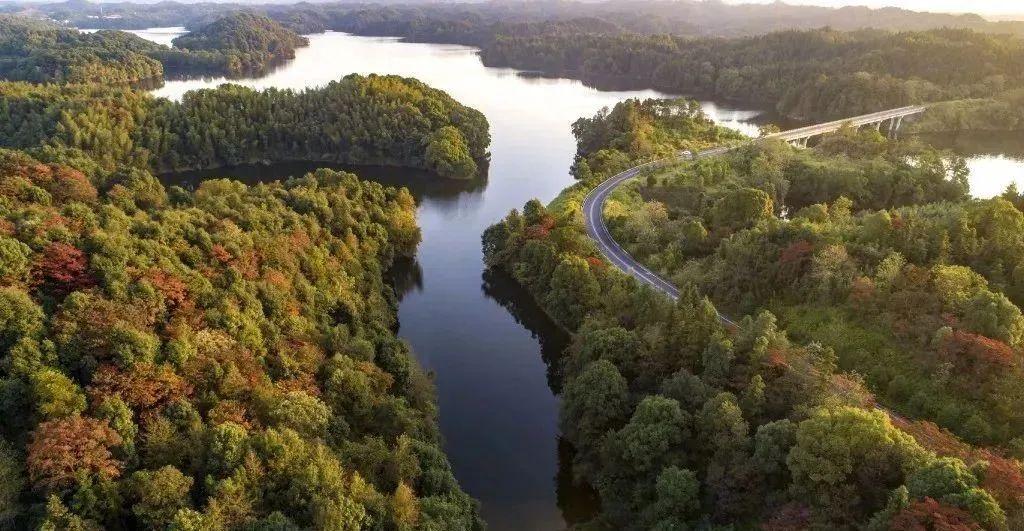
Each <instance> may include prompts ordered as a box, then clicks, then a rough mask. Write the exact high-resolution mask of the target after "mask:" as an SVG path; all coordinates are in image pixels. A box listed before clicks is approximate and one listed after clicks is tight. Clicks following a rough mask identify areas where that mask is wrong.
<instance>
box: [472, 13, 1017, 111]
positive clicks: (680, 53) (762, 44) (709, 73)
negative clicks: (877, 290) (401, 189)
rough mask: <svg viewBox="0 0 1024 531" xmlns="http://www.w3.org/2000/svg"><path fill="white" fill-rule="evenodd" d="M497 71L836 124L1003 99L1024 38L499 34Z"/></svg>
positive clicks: (489, 60)
mask: <svg viewBox="0 0 1024 531" xmlns="http://www.w3.org/2000/svg"><path fill="white" fill-rule="evenodd" d="M481 58H482V60H483V61H484V64H487V65H491V66H511V67H515V68H522V69H527V70H539V71H543V72H546V73H550V74H555V75H568V76H573V77H580V78H582V79H585V80H588V81H593V82H596V83H609V82H623V81H625V82H628V83H631V84H635V85H636V86H644V87H653V88H657V89H659V90H664V91H669V92H675V93H681V94H698V95H706V96H711V97H716V98H723V99H728V100H736V101H744V102H750V103H755V104H759V105H765V106H770V107H773V108H774V109H775V110H777V111H778V112H780V113H781V114H783V115H785V116H789V117H792V118H796V119H800V120H826V119H839V118H843V117H846V116H855V115H859V114H865V113H868V112H874V111H877V110H878V109H886V108H893V107H899V106H903V105H908V104H915V103H926V102H937V101H943V100H963V99H988V98H997V97H1000V96H1002V95H1004V94H1005V93H1007V92H1008V91H1009V90H1011V89H1013V88H1014V87H1016V86H1017V85H1018V84H1019V83H1020V82H1021V80H1020V72H1021V71H1022V65H1024V40H1022V39H1020V38H1018V37H1011V36H1005V35H1002V36H996V35H986V34H982V33H977V32H972V31H969V30H952V29H942V30H930V31H927V32H903V33H887V32H879V31H858V32H849V33H844V32H838V31H835V30H830V29H819V30H808V31H785V32H779V33H772V34H768V35H764V36H758V37H749V38H742V39H730V40H723V39H713V38H706V39H694V38H685V37H678V36H670V35H635V34H615V35H606V34H564V33H556V34H552V35H533V36H500V35H499V36H497V37H496V38H495V39H494V40H493V41H491V42H490V43H488V44H487V45H485V46H484V47H483V51H482V52H481Z"/></svg>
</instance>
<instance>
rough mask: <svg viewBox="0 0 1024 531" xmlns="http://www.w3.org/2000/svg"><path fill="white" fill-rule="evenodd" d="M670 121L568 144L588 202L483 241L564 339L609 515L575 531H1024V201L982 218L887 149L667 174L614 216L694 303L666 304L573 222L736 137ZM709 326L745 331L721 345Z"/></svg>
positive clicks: (927, 155)
mask: <svg viewBox="0 0 1024 531" xmlns="http://www.w3.org/2000/svg"><path fill="white" fill-rule="evenodd" d="M664 108H666V104H665V103H664V102H643V103H642V102H637V101H630V102H624V103H621V104H619V105H618V106H616V108H614V109H612V110H611V111H607V112H603V113H600V114H599V115H598V116H596V117H594V118H592V119H585V120H580V121H579V122H577V124H576V126H575V127H574V132H575V133H576V136H577V138H578V140H579V146H578V147H579V150H578V153H577V162H576V164H575V165H574V173H575V174H576V175H577V177H580V178H581V181H580V182H579V183H578V184H576V185H575V186H573V187H571V188H569V189H567V190H565V191H564V192H563V193H562V194H561V195H560V196H559V197H558V198H557V199H556V200H555V201H553V202H552V203H551V204H549V205H547V206H544V205H542V204H541V203H540V202H538V201H536V200H534V201H531V202H529V203H527V204H526V205H525V206H524V208H523V210H522V211H521V212H519V211H513V212H512V213H510V214H509V216H508V217H506V218H505V219H504V220H502V221H501V222H499V223H498V224H496V225H494V226H492V227H491V228H489V229H488V230H487V231H486V232H485V234H484V236H483V246H484V253H485V257H486V261H487V264H488V265H489V266H490V267H495V268H501V269H504V270H506V271H508V272H509V273H510V274H512V275H513V276H514V277H515V278H516V279H517V280H518V281H519V282H520V283H522V284H523V285H524V286H525V287H526V288H527V289H528V290H530V292H531V293H533V294H534V296H535V297H536V298H537V300H538V301H539V302H540V303H541V305H542V306H543V307H544V308H545V310H546V311H547V312H548V313H549V314H550V315H551V316H552V317H553V318H554V319H555V320H556V321H558V322H559V323H561V324H562V325H563V326H565V327H566V328H567V329H569V330H570V331H572V332H573V340H572V345H571V346H570V347H569V349H568V350H567V351H566V353H565V354H564V360H563V374H564V377H565V381H564V382H563V385H564V387H563V399H562V414H561V426H562V429H563V433H564V435H565V437H566V438H567V439H568V440H569V441H570V442H571V443H572V444H573V445H574V446H575V447H576V449H577V453H576V461H577V462H576V464H575V467H574V469H575V470H576V471H577V474H578V476H579V479H580V480H583V481H587V482H589V483H590V484H592V485H593V486H594V487H595V488H596V489H597V491H598V492H599V494H600V497H601V508H602V511H601V514H600V515H599V516H598V517H597V518H596V519H595V520H593V521H592V522H590V523H589V524H585V525H584V526H583V527H584V528H588V529H589V528H593V529H652V528H658V529H679V528H687V527H700V526H709V525H715V524H723V525H724V524H734V525H735V524H741V525H750V526H757V525H760V526H763V527H765V528H768V529H803V528H808V527H817V528H830V529H832V528H839V529H852V528H867V529H890V528H892V529H910V528H918V527H920V528H930V526H934V525H936V522H938V521H941V522H943V523H944V525H953V526H954V527H955V528H963V529H982V528H983V529H1008V528H1016V527H1019V526H1020V525H1021V522H1022V509H1024V499H1022V498H1021V492H1022V488H1024V476H1022V471H1021V465H1020V462H1019V461H1017V460H1016V457H1020V455H1021V454H1020V449H1019V442H1018V441H1019V439H1017V437H1019V436H1020V432H1019V431H1018V430H1019V427H1020V426H1019V424H1017V422H1018V421H1017V418H1016V410H1017V409H1019V408H1018V404H1019V402H1018V400H1019V398H1018V397H1019V392H1018V391H1017V389H1016V387H1018V386H1016V385H1015V383H1014V382H1016V381H1019V375H1018V371H1019V370H1020V361H1021V358H1020V350H1019V345H1020V343H1019V342H1020V337H1019V336H1020V334H1021V330H1024V328H1022V326H1021V325H1022V324H1024V319H1022V318H1021V314H1020V311H1019V310H1018V309H1017V307H1016V306H1015V305H1014V303H1013V302H1012V301H1011V299H1010V298H1008V296H1007V295H1006V294H1005V293H1004V289H1005V290H1009V284H1008V282H1009V281H1010V278H1012V270H1013V269H1014V268H1015V267H1016V265H1015V264H1016V263H1017V261H1014V260H1013V256H1011V255H1012V254H1013V253H1014V252H1015V251H1013V249H1019V248H1020V246H1019V244H1017V243H1015V240H1014V238H1017V236H1014V234H1018V232H1015V231H1016V229H1014V225H1013V223H1014V222H1013V220H1015V219H1017V218H1024V215H1022V214H1021V213H1020V212H1019V211H1018V210H1017V208H1016V207H1015V206H1014V203H1013V201H1012V200H1009V199H998V200H993V201H989V202H976V201H972V200H969V199H968V198H967V188H966V185H965V183H964V181H963V175H962V168H961V165H960V164H959V163H958V162H957V161H955V160H953V162H952V163H950V162H948V161H946V159H945V158H944V157H942V156H940V154H938V153H935V152H934V151H932V150H930V149H929V148H926V147H922V146H913V145H904V144H898V143H889V142H886V141H885V140H884V139H883V138H881V137H880V136H877V135H876V134H875V133H873V132H872V133H870V134H867V135H859V134H856V133H854V132H852V131H846V132H843V133H842V134H841V135H839V136H837V137H835V138H830V139H828V140H826V141H825V142H823V144H822V145H821V146H819V147H817V148H815V149H814V150H813V151H810V152H807V151H797V150H794V149H792V148H790V147H789V146H786V145H784V144H771V143H769V144H764V145H758V146H752V147H746V148H741V149H740V150H738V151H737V152H735V153H732V154H730V155H727V156H725V157H717V158H713V159H707V160H702V161H698V162H694V163H688V164H685V165H682V166H675V167H671V168H667V169H664V170H661V171H660V172H656V173H652V174H650V175H644V176H642V177H641V178H640V179H638V184H636V185H632V186H631V187H630V188H629V189H627V190H625V191H622V192H617V193H616V196H615V197H614V201H612V202H611V203H610V204H609V205H608V207H607V209H606V212H605V213H606V216H607V217H608V219H609V224H610V227H611V230H612V231H613V234H614V235H615V237H616V239H617V240H619V241H621V242H623V243H624V245H625V246H626V247H627V250H629V251H630V252H633V253H635V256H638V257H640V258H641V259H643V260H644V261H645V262H646V263H647V264H648V265H649V266H650V267H651V268H652V269H653V270H655V271H658V272H659V273H661V274H663V275H666V276H668V277H669V278H672V279H673V280H674V281H676V282H677V284H678V285H679V286H681V295H680V297H679V300H678V301H677V302H676V303H673V302H671V301H670V300H669V299H668V298H667V297H665V296H663V295H661V294H659V293H655V292H654V291H652V290H651V289H649V288H646V287H642V286H640V285H638V284H637V282H636V281H634V280H633V279H631V278H630V277H627V276H625V275H623V274H622V273H620V272H619V271H617V270H616V269H615V268H614V267H612V266H611V265H609V264H608V263H607V262H606V261H604V259H603V258H602V256H601V253H600V252H599V250H598V249H597V248H596V247H595V245H594V243H593V242H592V241H591V240H590V239H589V238H588V237H587V235H586V232H585V229H584V225H583V217H582V212H581V205H582V202H583V198H584V197H585V195H586V194H587V193H588V191H589V190H590V189H591V188H592V187H593V186H596V184H597V183H599V182H601V181H602V180H604V179H606V178H607V177H610V176H611V175H613V174H615V173H617V172H619V171H621V170H623V169H625V168H626V167H629V166H632V165H634V164H636V163H637V162H640V161H643V160H645V159H646V160H649V159H652V158H657V153H658V151H659V149H664V150H674V149H678V148H679V147H680V146H685V147H686V148H688V149H691V150H697V149H700V148H702V147H709V146H712V145H717V144H719V143H721V142H722V141H723V140H726V141H727V140H728V139H729V138H732V137H733V134H732V133H729V132H728V131H726V130H723V129H722V128H719V127H717V126H715V125H714V124H712V123H711V122H710V121H709V120H707V119H706V118H705V117H704V116H703V115H702V114H701V113H700V112H699V111H696V110H690V111H688V112H681V111H680V109H682V108H685V106H684V105H680V104H678V103H673V104H671V106H669V108H673V109H675V111H674V112H660V110H659V109H664ZM654 139H671V140H669V141H668V142H666V145H663V146H662V147H660V148H659V147H652V146H651V144H649V143H647V142H645V141H654ZM684 139H685V140H684ZM610 146H616V147H615V149H614V150H611V151H609V150H607V148H608V147H610ZM602 151H608V153H603V154H602ZM609 153H610V154H613V156H609ZM607 160H612V161H614V162H612V163H610V164H603V163H602V162H603V161H607ZM910 161H916V162H915V163H911V162H910ZM1014 197H1016V195H1014ZM1018 201H1019V199H1018ZM911 212H914V214H911ZM926 220H927V221H926ZM940 228H942V229H940ZM961 244H962V245H967V246H973V247H963V248H961V247H958V246H959V245H961ZM1007 253H1009V254H1007ZM940 256H943V257H944V258H941V259H940V258H939V257H940ZM1018 261H1019V260H1018ZM982 264H988V266H987V267H983V266H982ZM1010 264H1013V265H1010ZM974 268H977V269H976V270H975V269H974ZM869 269H870V271H868V270H869ZM1008 271H1011V272H1010V273H1009V276H1004V277H1001V278H999V277H997V275H1007V274H1008V273H1007V272H1008ZM702 294H706V295H702ZM712 301H714V302H712ZM716 303H719V304H721V307H722V308H723V309H724V310H727V311H728V312H729V313H732V314H733V315H739V314H743V313H749V314H750V315H751V316H750V317H746V318H743V319H742V320H740V322H739V324H738V326H736V327H732V326H725V325H723V323H722V321H721V320H720V319H719V316H718V314H717V310H716ZM865 308H871V311H866V310H865ZM772 311H774V312H775V313H771V312H772ZM787 329H788V330H787ZM908 346H909V347H912V348H908ZM942 375H946V376H945V377H944V378H945V379H943V376H942ZM880 383H884V385H881V386H880ZM876 394H877V396H878V398H876V396H875V395H876ZM876 400H877V401H881V402H882V403H883V404H885V405H887V406H889V407H892V408H895V411H892V410H889V409H884V408H880V407H877V402H876ZM946 406H949V407H950V409H948V410H943V411H936V409H940V410H942V409H943V408H945V407H946ZM902 415H905V416H902ZM945 415H949V416H945ZM909 416H913V417H914V418H919V419H920V420H908V418H907V417H909ZM936 422H938V423H940V424H942V425H944V426H947V427H949V428H950V429H953V430H955V431H956V433H958V434H959V435H961V436H962V437H963V438H965V439H967V440H969V441H971V442H974V443H979V444H985V445H993V446H995V448H992V449H985V448H984V447H973V446H971V445H970V444H967V443H964V442H961V440H959V439H958V438H957V436H955V435H954V434H953V433H951V432H950V431H946V430H943V429H942V428H941V427H939V425H937V424H936ZM958 423H961V424H960V425H957V424H958ZM964 425H966V426H964ZM997 443H998V444H997ZM998 447H1001V448H998ZM954 478H955V479H954Z"/></svg>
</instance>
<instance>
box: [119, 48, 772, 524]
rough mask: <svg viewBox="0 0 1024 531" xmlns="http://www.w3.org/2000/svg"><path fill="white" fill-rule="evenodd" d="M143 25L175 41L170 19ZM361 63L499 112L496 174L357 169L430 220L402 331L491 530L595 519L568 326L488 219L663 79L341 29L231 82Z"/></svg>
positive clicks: (407, 292) (298, 170)
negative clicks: (569, 406)
mask: <svg viewBox="0 0 1024 531" xmlns="http://www.w3.org/2000/svg"><path fill="white" fill-rule="evenodd" d="M136 34H138V35H140V36H143V37H146V38H150V39H152V40H157V41H160V42H167V41H168V40H169V39H171V38H173V37H174V36H175V35H176V34H175V33H174V32H173V31H171V32H169V31H168V30H167V29H156V30H149V31H140V32H136ZM349 73H361V74H369V73H379V74H399V75H403V76H409V77H415V78H418V79H420V80H422V81H424V82H426V83H428V84H430V85H431V86H433V87H436V88H439V89H442V90H445V91H447V92H448V93H449V94H451V95H452V96H453V97H454V98H456V99H457V100H459V101H460V102H462V103H464V104H466V105H469V106H472V107H474V108H476V109H479V110H480V111H481V112H483V113H484V114H485V115H486V116H487V119H488V120H489V121H490V125H491V135H492V138H493V142H492V145H491V163H490V172H489V175H488V177H487V179H486V180H480V181H473V182H446V181H440V180H438V179H436V178H431V177H429V176H425V175H422V174H417V173H415V172H408V171H405V170H395V169H387V168H347V169H350V170H352V171H354V172H356V173H358V174H360V175H362V176H364V177H366V178H372V179H374V180H379V181H382V182H385V183H387V184H405V185H408V186H409V187H410V188H411V189H412V191H413V193H414V195H416V196H417V198H418V200H419V223H420V227H422V229H423V243H421V244H420V247H419V252H418V254H417V259H416V262H415V263H411V264H403V265H402V267H397V268H396V271H395V275H396V277H397V278H396V281H395V284H396V286H398V287H399V289H400V291H403V292H404V295H403V297H402V302H401V305H400V307H399V315H398V317H399V322H400V329H399V334H400V335H401V337H403V338H404V339H406V340H407V341H409V343H410V344H411V345H412V347H413V349H414V350H415V352H416V355H417V357H418V358H419V360H420V362H421V363H422V365H423V366H424V367H425V368H426V369H427V370H430V371H433V372H434V374H435V382H436V385H437V394H438V402H439V406H440V425H441V430H442V432H443V434H444V437H445V447H446V450H447V452H448V455H449V457H450V459H451V461H452V465H453V466H454V468H455V475H456V477H457V478H458V479H459V482H460V483H461V484H462V487H463V488H464V489H465V490H466V492H468V493H469V494H471V495H472V496H474V497H476V498H477V499H479V500H480V501H481V503H482V512H483V515H484V518H485V519H486V520H487V522H488V524H489V525H490V528H491V529H495V530H499V531H500V530H512V529H515V530H521V529H535V530H553V529H563V528H564V527H565V526H566V524H567V523H572V522H574V521H579V520H580V519H585V518H586V517H588V516H589V515H590V512H591V511H593V510H594V507H595V501H594V498H593V495H592V493H591V492H590V491H589V490H588V489H586V488H583V487H580V486H574V485H573V484H572V481H571V471H570V470H569V469H568V468H567V467H566V466H562V467H560V466H559V465H560V463H562V464H563V465H567V464H568V463H569V461H570V460H571V458H570V457H569V456H570V455H571V448H569V447H568V445H565V444H561V443H560V439H559V431H558V396H557V393H556V390H557V389H558V383H559V382H558V374H557V359H558V357H559V354H560V353H561V351H562V349H563V348H564V346H565V345H566V343H567V338H566V337H565V336H564V334H563V333H562V332H561V331H560V330H559V329H558V328H557V327H556V326H554V325H553V324H552V323H551V322H550V321H549V320H548V319H547V318H546V317H545V316H544V314H543V313H542V312H541V311H540V310H539V309H538V308H537V307H536V305H535V304H534V303H533V302H532V300H531V298H530V297H529V296H528V295H527V294H526V293H525V292H524V291H523V290H522V289H521V288H520V287H519V286H518V285H517V284H516V283H515V282H513V281H511V279H509V278H508V277H506V276H504V275H500V274H495V273H490V272H487V273H485V271H484V265H483V258H482V255H481V250H480V236H481V234H482V233H483V231H484V229H485V228H487V226H489V225H490V224H492V223H494V222H495V221H497V220H498V219H500V218H501V217H502V216H504V215H505V214H507V213H508V211H509V210H510V209H512V208H522V206H523V203H525V202H526V201H527V200H529V199H531V198H534V197H536V198H540V199H541V200H542V201H549V200H551V199H552V198H554V197H555V195H556V194H558V192H559V191H561V190H562V189H563V188H565V187H566V186H568V185H569V184H570V183H571V181H572V178H571V176H570V175H569V173H568V170H569V165H570V164H571V162H572V157H573V154H574V152H575V149H576V148H575V140H574V139H573V137H572V133H571V130H570V126H571V124H572V122H573V121H575V120H576V119H577V118H580V117H583V116H590V115H592V114H594V113H595V112H597V111H598V110H599V109H600V108H601V107H604V106H609V107H610V106H612V105H614V104H615V103H616V102H618V101H620V100H623V99H626V98H631V97H641V98H652V97H661V96H664V94H661V93H658V92H655V91H624V92H604V91H598V90H595V89H592V88H589V87H587V86H585V85H583V84H582V83H580V82H577V81H571V80H565V79H542V78H528V77H524V76H521V75H518V74H517V73H516V71H515V70H512V69H505V68H485V67H484V66H483V65H482V64H481V63H480V60H479V58H478V57H477V55H476V50H475V49H474V48H469V47H465V46H453V45H436V44H415V43H404V42H400V41H399V40H398V39H393V38H372V37H356V36H351V35H346V34H343V33H325V34H319V35H311V36H310V46H309V47H308V48H303V49H300V50H298V51H297V53H296V57H295V60H294V61H291V62H289V63H287V64H286V65H284V66H282V67H280V68H278V69H277V70H275V71H273V72H271V73H270V74H269V75H267V76H264V77H261V78H258V79H240V80H237V79H236V80H231V81H230V82H232V83H238V84H242V85H247V86H250V87H254V88H266V87H278V88H293V89H302V88H306V87H316V86H321V85H324V84H326V83H328V82H330V81H333V80H336V79H339V78H341V77H342V76H344V75H346V74H349ZM225 82H228V80H226V79H223V78H221V79H204V80H186V81H170V82H168V83H166V84H165V85H164V86H163V87H161V88H160V89H157V90H155V91H154V94H156V95H158V96H164V97H167V98H170V99H179V98H181V96H182V95H183V94H184V93H185V92H187V91H189V90H193V89H196V88H202V87H214V86H217V85H219V84H221V83H225ZM704 108H705V111H706V112H707V113H708V114H709V115H710V116H712V117H713V118H715V119H716V120H718V121H720V122H721V123H725V124H727V125H730V126H733V127H736V128H738V129H740V130H742V131H744V132H747V133H748V134H754V133H756V131H757V127H756V125H754V124H753V123H752V121H753V120H754V119H755V118H756V117H757V116H758V115H759V114H760V113H759V112H757V111H756V110H750V109H735V108H731V107H726V106H718V105H715V104H713V103H710V102H709V103H705V105H704ZM317 166H323V164H304V163H295V164H283V165H274V166H271V167H260V166H256V167H247V168H225V169H219V170H212V171H202V172H188V173H185V174H180V175H176V176H173V178H174V179H176V180H177V181H186V183H194V182H197V181H198V180H201V179H204V178H210V177H218V176H230V177H237V178H246V179H247V180H260V179H263V180H266V179H276V178H281V177H284V176H288V175H301V174H302V173H304V172H305V171H308V170H310V169H311V168H313V167H317Z"/></svg>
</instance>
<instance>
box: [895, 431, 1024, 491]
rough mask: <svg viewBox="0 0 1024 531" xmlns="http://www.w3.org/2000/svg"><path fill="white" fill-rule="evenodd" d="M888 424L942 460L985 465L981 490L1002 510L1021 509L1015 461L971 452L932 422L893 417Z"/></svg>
mask: <svg viewBox="0 0 1024 531" xmlns="http://www.w3.org/2000/svg"><path fill="white" fill-rule="evenodd" d="M892 423H893V425H895V426H896V427H898V428H899V429H901V430H903V431H904V432H906V433H909V434H910V435H911V436H912V437H913V438H914V439H915V440H916V441H917V442H918V444H920V445H921V446H923V447H925V448H926V449H928V450H931V451H932V452H935V453H936V454H938V455H940V456H943V457H957V458H960V459H961V460H963V461H964V462H965V463H967V464H974V463H977V462H979V461H985V462H987V463H988V467H987V468H986V470H985V477H984V478H983V480H982V485H981V486H982V487H983V488H984V489H985V490H987V491H988V492H989V493H991V494H992V496H994V497H995V498H996V500H997V501H998V502H999V504H1000V505H1002V506H1003V508H1004V509H1019V508H1024V471H1022V470H1021V465H1020V463H1019V462H1018V461H1016V460H1013V459H1008V458H1006V457H1005V456H1003V455H1001V454H1000V453H997V452H995V451H993V450H989V449H986V448H975V447H973V446H971V445H969V444H967V443H965V442H963V441H961V440H960V439H958V438H957V437H956V436H955V435H953V434H952V433H950V432H948V431H946V430H944V429H942V428H940V427H938V426H936V425H935V424H934V423H932V422H927V421H914V422H911V421H909V420H907V419H905V418H903V417H895V416H894V417H893V418H892Z"/></svg>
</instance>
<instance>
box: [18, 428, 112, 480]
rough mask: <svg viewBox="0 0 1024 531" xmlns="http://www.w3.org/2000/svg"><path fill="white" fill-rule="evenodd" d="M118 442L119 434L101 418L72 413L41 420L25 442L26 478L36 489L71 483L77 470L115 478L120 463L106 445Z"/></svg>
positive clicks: (109, 446) (110, 446)
mask: <svg viewBox="0 0 1024 531" xmlns="http://www.w3.org/2000/svg"><path fill="white" fill-rule="evenodd" d="M119 444H121V436H120V435H118V434H117V432H115V431H114V430H113V429H111V428H110V426H109V425H108V424H107V421H105V420H97V419H94V418H91V417H80V416H77V415H76V416H74V417H68V418H63V419H57V420H50V421H46V422H43V423H42V424H40V425H39V426H37V427H36V429H35V430H34V431H33V432H32V439H31V441H30V442H29V444H28V457H27V459H26V464H27V466H28V474H29V479H31V481H32V483H33V485H35V486H36V487H37V488H39V489H44V490H48V489H55V488H61V487H66V486H69V485H72V484H73V483H74V481H75V474H76V473H78V472H80V471H84V472H86V473H88V474H95V475H97V476H100V477H103V478H115V477H117V476H118V475H119V474H120V473H121V463H120V462H118V461H117V460H116V459H114V457H113V456H112V455H111V453H110V448H112V447H114V446H117V445H119Z"/></svg>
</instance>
